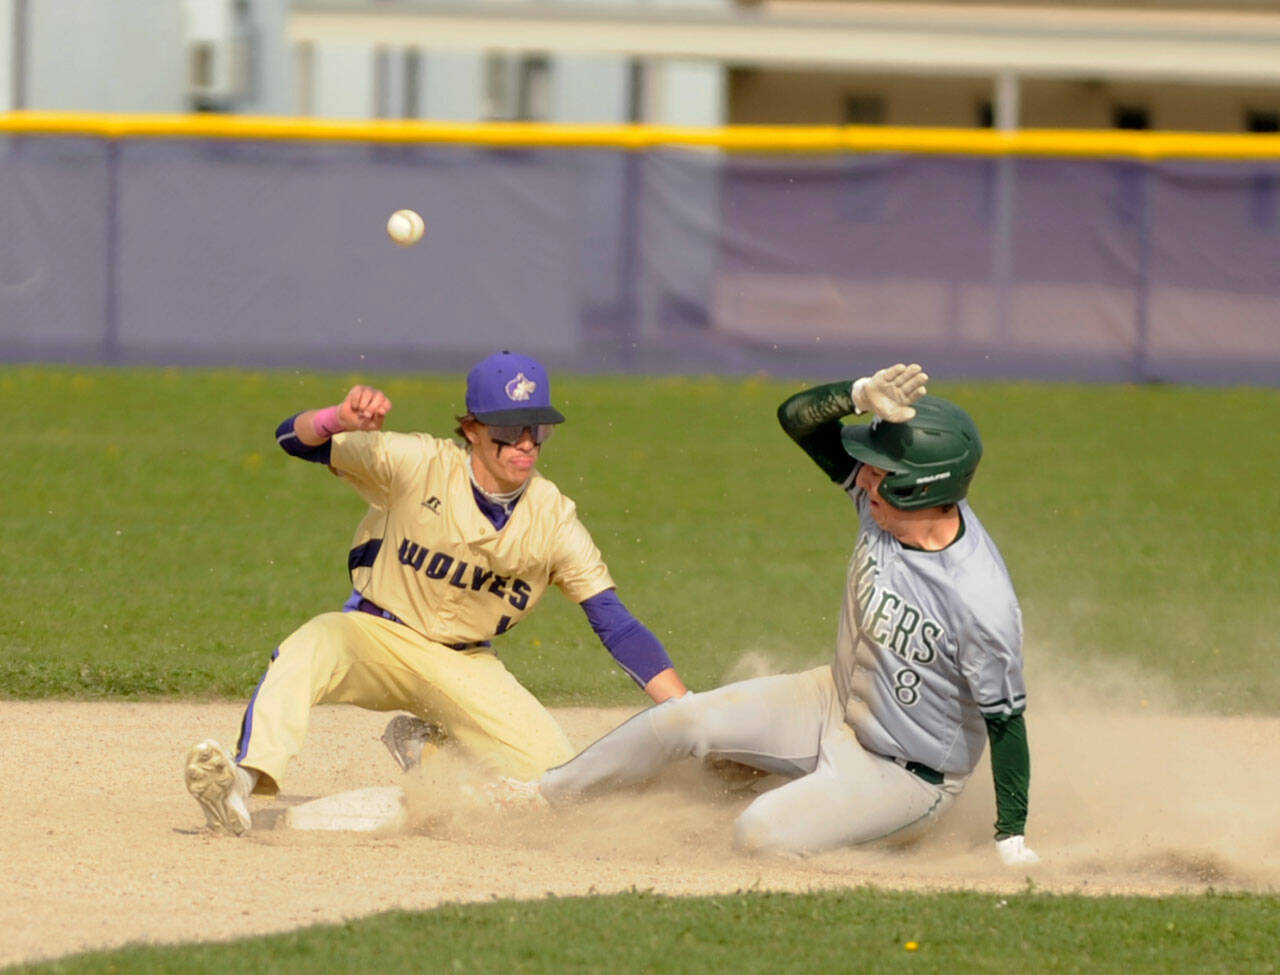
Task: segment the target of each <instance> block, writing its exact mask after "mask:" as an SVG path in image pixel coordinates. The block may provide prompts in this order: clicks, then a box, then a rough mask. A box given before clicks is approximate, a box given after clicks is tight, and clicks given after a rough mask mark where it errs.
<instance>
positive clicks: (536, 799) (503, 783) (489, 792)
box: [483, 775, 549, 809]
mask: <svg viewBox="0 0 1280 975" xmlns="http://www.w3.org/2000/svg"><path fill="white" fill-rule="evenodd" d="M483 794H484V797H485V799H486V800H487V801H488V803H489V805H490V806H492V807H493V808H494V809H546V808H548V806H549V804H548V802H547V800H546V799H545V798H543V795H542V787H541V786H539V785H538V783H537V782H536V781H533V782H525V781H521V780H520V779H512V778H509V777H507V776H505V775H500V776H498V779H497V781H496V782H490V783H489V784H487V785H486V786H485V787H484V793H483Z"/></svg>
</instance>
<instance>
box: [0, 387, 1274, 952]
mask: <svg viewBox="0 0 1280 975" xmlns="http://www.w3.org/2000/svg"><path fill="white" fill-rule="evenodd" d="M830 378H834V377H814V379H815V381H825V380H827V379H830ZM357 379H358V380H359V381H370V382H375V383H377V384H379V385H382V386H383V388H385V389H386V390H387V391H388V392H389V394H390V395H391V397H392V399H393V400H394V401H395V403H396V407H395V410H394V411H393V413H392V414H391V417H390V420H389V423H388V426H389V427H390V428H394V429H401V430H408V429H423V430H428V431H431V432H436V433H440V434H445V433H447V432H448V431H449V430H451V429H452V427H453V419H452V418H453V416H454V414H455V413H457V412H460V409H461V381H460V379H459V378H458V377H455V376H449V377H407V376H385V375H384V376H359V377H354V376H338V375H320V374H310V373H294V372H287V371H282V372H271V373H268V372H253V373H248V372H232V371H177V370H143V369H129V370H101V369H70V368H44V367H7V368H4V369H3V370H0V403H2V404H3V406H4V408H5V409H4V412H5V414H6V415H8V416H9V417H11V418H12V420H11V422H10V424H9V432H8V433H7V434H6V436H5V447H6V449H4V450H3V451H0V477H2V483H3V484H4V531H3V532H2V533H0V546H2V547H3V549H2V550H0V559H3V564H4V565H5V566H6V572H5V580H6V586H5V589H6V597H7V601H8V606H9V609H8V611H7V612H5V613H4V614H0V648H2V653H0V696H4V697H11V698H46V697H58V698H103V697H109V698H110V697H114V698H121V699H138V698H154V697H230V698H242V697H245V696H247V695H248V693H249V692H250V691H251V689H252V687H253V686H254V684H255V683H256V681H257V679H258V677H259V676H260V674H261V670H262V668H263V667H264V666H265V663H266V661H267V658H268V656H269V654H270V652H271V650H272V649H273V648H274V647H275V645H276V644H277V643H278V642H279V641H280V640H281V639H282V638H283V637H284V636H286V635H287V634H288V633H289V632H290V631H291V630H292V629H293V628H294V627H296V626H297V625H299V624H300V623H302V622H303V621H304V620H306V619H307V618H309V617H310V616H312V615H314V614H315V613H317V612H320V611H323V610H328V609H332V608H336V607H337V606H338V605H339V604H340V602H341V601H342V599H343V598H344V597H345V595H346V594H347V591H348V587H347V577H346V566H345V553H346V549H347V546H348V542H349V540H350V535H351V532H352V529H353V528H354V526H355V522H356V521H357V519H358V517H359V515H360V514H361V511H362V504H361V502H360V501H359V500H358V498H356V496H355V495H354V493H352V492H350V491H349V490H348V489H347V488H345V487H344V486H343V485H342V484H341V483H339V482H338V481H336V480H335V479H334V478H332V477H330V476H329V475H328V474H327V473H326V472H325V471H324V470H323V469H320V468H317V467H315V466H314V465H309V464H305V463H302V462H299V461H295V460H292V459H291V458H288V457H286V456H285V455H284V454H282V453H281V452H280V451H279V450H278V448H277V447H276V446H275V442H274V428H275V425H276V423H277V422H278V421H279V420H280V419H282V418H283V417H284V416H286V415H288V414H290V413H292V412H296V411H297V410H300V409H303V408H306V407H310V406H318V405H325V404H327V403H331V402H335V401H336V400H338V399H339V398H340V397H341V396H342V394H343V393H344V392H345V390H346V389H347V388H348V387H349V385H350V384H351V383H352V382H353V381H355V380H357ZM794 388H797V384H793V383H780V382H777V381H773V380H764V379H744V380H720V379H699V378H684V379H681V378H663V379H644V378H627V377H608V378H604V377H597V378H587V377H569V376H566V377H562V378H559V379H558V380H557V384H556V399H557V401H558V403H559V405H560V406H561V408H562V409H563V410H564V412H565V413H566V414H567V415H568V416H569V418H570V422H569V423H568V424H566V425H565V426H564V427H563V428H561V430H559V431H558V432H557V434H556V436H555V438H553V439H552V441H551V442H550V444H549V445H548V447H547V449H546V451H545V455H544V460H543V463H542V470H543V472H544V473H545V474H546V475H547V476H549V477H551V478H552V479H554V480H555V481H557V483H559V484H560V486H561V487H562V488H563V489H564V490H565V491H566V492H567V493H569V494H570V495H571V496H572V497H574V498H575V499H576V500H577V502H578V505H579V510H580V512H581V513H582V516H583V519H584V521H585V522H586V524H587V525H588V527H589V528H590V529H591V530H592V532H593V535H594V536H595V539H596V541H597V543H598V544H599V545H600V547H601V549H602V550H603V551H604V554H605V557H606V559H607V560H608V562H609V564H610V567H611V569H612V571H613V573H614V576H615V578H616V579H617V581H618V583H619V593H620V595H621V596H622V598H623V599H624V601H625V602H626V603H627V604H628V605H629V606H630V607H631V608H632V609H633V610H634V611H635V612H636V614H637V615H638V616H640V618H641V619H643V620H644V621H645V622H647V623H648V624H649V625H650V627H651V628H653V629H654V630H655V632H657V633H658V634H659V635H660V636H661V637H662V638H663V639H664V640H665V641H666V643H667V645H668V647H669V649H670V650H671V652H672V655H673V657H674V658H675V659H676V661H677V664H678V665H679V667H680V669H681V671H682V673H683V675H684V677H685V679H686V681H687V682H688V683H689V684H690V685H691V686H693V687H695V688H706V687H709V686H712V685H714V684H716V683H719V682H721V681H722V680H724V679H725V678H726V677H727V676H728V675H729V674H730V673H731V671H732V669H733V667H734V665H735V664H736V663H737V662H738V661H739V660H740V659H741V658H742V656H743V655H744V654H748V653H750V654H759V655H763V656H764V657H765V658H766V659H767V660H768V661H769V662H770V663H771V664H773V665H775V666H778V667H783V668H790V667H799V666H803V665H809V664H814V663H818V662H822V661H825V660H826V659H827V658H828V657H829V654H830V651H831V644H832V639H833V636H834V632H835V624H836V613H837V610H838V608H839V604H840V598H841V590H842V585H843V574H844V568H845V564H846V561H847V559H848V557H849V553H850V550H851V548H852V543H853V537H854V531H855V527H856V526H855V521H854V519H853V516H852V511H851V508H850V506H849V504H848V503H847V501H846V500H845V499H844V498H843V496H842V495H841V494H840V492H839V491H838V490H836V489H835V488H834V487H833V486H831V485H830V484H829V483H828V482H826V481H825V479H824V478H823V476H822V475H821V473H820V472H819V471H818V469H817V468H816V467H814V466H813V465H812V464H811V463H810V462H809V461H808V459H807V458H806V457H805V456H804V455H803V453H802V452H801V451H799V450H798V449H797V448H796V447H795V446H794V445H792V444H791V442H790V441H789V440H788V439H787V438H786V437H785V436H784V435H783V434H782V433H781V431H780V430H779V428H778V426H777V423H776V420H775V419H774V409H775V407H776V405H777V403H778V402H779V401H780V400H781V399H782V398H783V397H784V396H785V395H787V394H788V393H789V392H791V391H792V390H793V389H794ZM932 391H934V392H937V393H940V394H942V395H945V396H949V397H952V398H954V399H957V400H958V401H960V402H961V403H962V404H964V405H965V406H966V407H967V408H968V409H969V410H970V412H971V413H972V414H973V415H974V417H975V419H976V420H977V422H978V424H979V427H980V429H981V430H982V431H983V435H984V441H985V444H986V451H987V454H986V460H985V461H984V463H983V465H982V469H981V471H980V472H979V474H978V478H977V480H976V482H975V486H974V489H973V492H972V495H971V500H972V502H973V505H974V507H975V509H976V510H977V512H978V514H979V515H980V517H982V519H983V521H984V522H985V523H986V525H987V527H988V528H989V529H990V530H991V532H992V534H993V535H994V536H995V538H996V540H997V542H998V543H999V544H1000V546H1001V548H1002V550H1003V552H1004V555H1005V557H1006V560H1007V562H1008V564H1009V567H1010V570H1011V572H1012V575H1013V578H1014V582H1015V584H1016V586H1017V588H1018V591H1019V595H1020V597H1021V600H1022V606H1023V613H1024V619H1025V625H1026V634H1027V656H1028V661H1029V674H1030V675H1031V677H1032V683H1031V686H1030V697H1031V701H1032V702H1033V703H1032V706H1033V707H1034V701H1035V699H1036V693H1037V688H1036V685H1035V683H1034V677H1035V675H1036V674H1037V673H1044V674H1048V673H1072V672H1076V671H1079V672H1085V673H1088V672H1089V670H1090V668H1092V667H1094V666H1095V665H1099V664H1101V665H1108V664H1111V663H1114V664H1117V665H1118V666H1119V667H1120V668H1121V669H1122V670H1123V671H1124V672H1125V673H1128V674H1130V675H1131V677H1130V680H1131V681H1132V682H1133V684H1134V686H1133V687H1132V689H1131V691H1126V693H1127V694H1128V699H1129V700H1131V701H1134V702H1136V701H1137V700H1138V699H1139V698H1142V697H1145V696H1146V695H1147V694H1149V693H1150V692H1151V688H1153V687H1156V686H1158V687H1161V688H1169V689H1170V692H1171V693H1172V694H1173V695H1174V696H1175V697H1176V699H1177V700H1178V702H1179V703H1180V704H1182V705H1183V706H1187V707H1191V708H1197V709H1204V710H1209V711H1216V712H1222V713H1235V712H1268V713H1274V712H1275V711H1276V710H1277V702H1280V668H1276V667H1275V666H1274V662H1273V656H1274V655H1273V651H1274V647H1275V633H1277V632H1280V598H1278V597H1280V581H1278V580H1280V577H1278V576H1277V573H1276V570H1275V566H1276V565H1277V561H1278V559H1277V556H1280V505H1277V504H1276V503H1275V499H1274V491H1273V490H1272V487H1271V485H1272V481H1273V479H1274V477H1275V472H1276V471H1277V470H1280V438H1277V437H1276V436H1274V434H1273V433H1272V429H1271V428H1272V426H1273V425H1274V423H1273V421H1274V420H1275V419H1276V418H1277V417H1280V391H1276V390H1264V389H1188V388H1178V387H1142V388H1138V387H1109V386H1099V387H1088V386H1063V385H1033V384H1025V383H1007V384H994V383H993V384H981V385H957V384H945V383H937V384H934V386H933V387H932ZM500 649H501V652H502V654H503V658H504V660H505V661H506V662H507V664H508V666H509V667H510V668H511V669H512V670H513V671H514V672H515V673H516V674H517V676H519V677H520V678H521V680H522V681H523V682H524V683H525V684H526V685H527V686H529V687H530V688H531V689H532V690H533V691H534V692H535V693H536V694H538V695H539V696H540V697H541V698H542V699H543V700H544V701H546V702H547V703H548V704H550V705H563V704H571V703H591V704H612V703H624V702H625V703H632V704H634V703H635V702H636V692H635V690H634V689H633V688H632V687H631V686H630V684H629V682H628V681H627V679H626V678H625V677H624V676H623V675H622V674H621V672H620V671H618V670H617V669H616V668H615V667H614V666H613V665H612V663H611V661H610V660H609V658H608V656H607V654H606V653H605V652H604V650H603V649H602V648H601V647H600V646H599V644H598V643H597V642H596V640H595V638H594V636H593V635H592V634H591V631H590V629H589V627H588V626H587V625H586V622H585V620H584V619H583V617H582V614H581V613H580V612H579V611H578V610H577V609H576V608H575V607H573V606H571V605H569V604H568V603H567V601H566V600H564V599H563V598H561V597H560V596H559V595H558V594H552V595H550V596H549V597H548V599H547V600H546V602H545V604H544V605H543V606H542V607H541V608H540V609H539V612H538V613H536V614H534V616H533V617H532V618H531V619H530V620H529V621H527V622H526V623H524V624H522V625H521V627H520V628H519V629H518V630H516V631H515V632H513V633H512V634H510V635H509V636H507V637H505V638H504V640H503V643H502V645H501V647H500ZM995 900H996V899H995V898H992V897H989V896H983V895H978V894H963V895H962V894H947V895H942V894H939V895H931V896H926V895H908V894H898V893H889V892H882V891H865V890H864V891H851V892H848V893H846V894H841V895H822V896H819V895H812V896H790V897H785V896H767V895H760V894H741V895H737V896H732V897H721V898H714V899H699V900H690V901H671V900H669V899H664V898H658V897H653V896H648V895H643V894H637V895H634V896H626V897H600V898H591V899H588V900H584V901H569V900H563V901H545V902H538V903H535V904H506V903H500V904H489V905H480V906H473V907H457V908H454V907H449V908H445V909H441V910H437V911H433V912H430V913H428V914H423V915H413V916H409V915H388V916H382V917H377V918H373V919H369V920H366V921H360V922H352V923H350V924H348V925H345V926H343V927H341V928H318V929H313V930H308V931H303V932H299V933H296V934H293V935H289V936H287V937H282V938H272V939H263V940H255V941H246V942H242V943H237V944H234V945H218V946H200V947H191V948H174V949H145V950H143V949H130V950H127V951H124V952H116V953H110V954H103V955H93V956H86V957H84V958H80V959H71V960H67V961H65V962H62V963H59V964H58V965H56V966H53V967H52V968H48V969H41V970H59V971H77V972H79V971H108V970H111V971H128V972H160V971H178V970H181V971H219V972H234V971H240V970H245V971H248V970H253V971H281V972H292V971H303V970H307V971H314V970H316V969H317V968H320V969H322V970H327V971H333V970H349V971H355V970H361V971H368V970H377V971H379V972H380V973H383V975H392V973H397V972H409V971H417V970H422V969H423V962H422V959H423V957H424V953H425V954H427V955H429V957H430V960H431V963H430V966H429V967H431V968H432V969H433V970H462V971H499V970H502V971H519V972H525V971H602V970H606V969H611V970H619V971H639V970H649V971H720V970H732V971H766V970H779V969H782V968H787V969H795V970H819V969H833V970H844V971H852V970H865V971H873V970H874V971H898V970H904V971H905V970H907V969H908V967H910V968H911V969H913V970H920V971H948V972H987V971H1008V970H1010V969H1013V970H1025V971H1045V972H1073V971H1090V972H1109V971H1125V972H1129V973H1137V972H1181V971H1187V972H1191V971H1195V972H1205V971H1208V972H1213V971H1224V972H1225V971H1274V970H1275V964H1276V961H1275V960H1276V959H1277V958H1278V957H1280V940H1278V938H1277V935H1276V933H1275V924H1274V915H1275V910H1276V908H1277V906H1280V905H1277V902H1276V900H1275V899H1274V898H1265V897H1231V898H1221V897H1219V898H1165V899H1160V900H1143V899H1122V898H1115V899H1108V900H1105V901H1100V900H1097V899H1089V898H1076V897H1065V896H1054V897H1049V896H1044V895H1037V894H1034V893H1032V892H1028V893H1027V895H1026V896H1024V897H1020V898H1017V899H1010V900H1009V902H1008V905H1007V907H1006V908H1002V909H997V908H996V906H995ZM907 940H915V941H918V942H919V944H920V948H919V950H918V951H915V952H907V951H905V950H904V949H903V947H902V943H903V942H905V941H907ZM673 946H674V947H673ZM264 951H265V952H266V953H267V955H268V956H269V957H270V958H271V959H272V961H271V964H270V965H269V966H267V965H263V964H262V962H263V957H264ZM455 960H456V961H457V962H458V964H456V965H455V964H453V962H454V961H455ZM33 970H34V969H33Z"/></svg>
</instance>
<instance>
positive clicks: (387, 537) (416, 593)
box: [329, 431, 614, 645]
mask: <svg viewBox="0 0 1280 975" xmlns="http://www.w3.org/2000/svg"><path fill="white" fill-rule="evenodd" d="M329 463H330V467H331V468H332V469H333V471H334V472H335V473H336V474H338V475H339V476H340V477H342V478H343V479H344V480H346V481H349V482H350V483H351V485H352V487H354V488H355V489H356V490H357V491H358V492H359V493H360V495H361V497H363V498H364V499H365V500H366V501H367V502H368V503H369V506H370V507H369V511H368V513H367V514H366V515H365V517H364V518H363V519H362V520H361V522H360V524H359V526H358V527H357V529H356V534H355V538H354V539H353V541H352V547H351V553H350V556H349V559H348V567H349V568H350V570H351V581H352V585H353V586H354V588H355V590H356V591H357V592H359V593H360V594H361V595H362V596H363V597H364V598H366V599H368V600H370V601H372V602H374V603H376V604H377V605H378V606H379V607H381V608H382V609H384V610H386V611H387V612H389V613H393V614H394V615H395V616H396V617H398V618H399V620H400V621H401V622H402V623H404V625H406V626H408V627H409V628H410V629H412V630H414V631H416V632H417V633H420V634H422V635H423V636H424V637H426V638H427V639H429V640H434V641H436V642H437V643H443V644H446V645H449V644H461V643H474V642H478V641H482V640H488V639H489V638H490V637H493V636H496V635H498V634H500V633H504V632H506V631H507V630H509V629H511V627H513V626H515V625H516V624H517V623H519V622H520V620H522V619H523V618H524V617H525V615H526V614H527V613H528V612H529V611H530V610H531V609H533V607H534V605H535V604H536V603H537V602H538V600H539V599H541V598H542V594H543V593H544V592H546V590H547V587H548V586H549V585H552V584H554V585H556V586H558V587H559V588H560V590H561V591H562V592H563V593H564V594H565V595H566V596H567V597H568V598H569V599H571V600H572V601H573V602H575V603H580V602H582V601H583V600H584V599H589V598H590V597H592V596H594V595H596V594H597V593H601V592H604V591H605V590H606V589H612V588H613V587H614V583H613V579H612V578H611V577H610V575H609V570H608V568H607V567H606V566H605V564H604V562H603V560H602V559H601V557H600V550H599V549H598V548H597V547H596V545H595V543H594V542H593V541H592V540H591V535H590V534H589V533H588V532H587V529H586V528H585V527H584V526H583V524H582V522H580V521H579V520H578V515H577V508H576V506H575V505H574V503H573V502H572V501H571V500H570V499H569V498H567V497H565V496H564V495H563V494H561V493H560V489H559V488H557V487H556V486H555V484H553V483H552V482H551V481H548V480H547V479H546V478H543V477H541V476H539V475H537V474H536V473H535V474H534V476H533V477H532V479H531V480H530V481H529V485H528V487H527V488H526V489H525V492H524V495H523V496H522V497H521V498H520V501H519V502H518V503H517V504H516V505H515V507H514V508H513V509H512V512H511V517H510V519H509V520H508V521H507V523H506V524H505V525H504V526H503V527H502V529H501V530H498V529H495V528H494V527H493V525H492V524H491V523H490V522H489V520H488V518H486V517H485V515H484V513H483V512H481V511H480V509H479V508H478V507H477V505H476V501H475V498H474V496H473V494H472V488H471V477H470V473H469V469H468V465H469V463H470V461H469V455H468V453H467V451H466V449H464V448H463V447H462V446H461V445H459V444H458V443H456V442H455V441H452V440H444V439H441V438H438V437H432V436H430V435H429V434H425V433H387V432H380V433H371V432H363V431H352V432H348V433H339V434H337V435H336V436H335V437H334V438H333V447H332V452H331V454H330V461H329Z"/></svg>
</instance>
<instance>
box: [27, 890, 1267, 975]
mask: <svg viewBox="0 0 1280 975" xmlns="http://www.w3.org/2000/svg"><path fill="white" fill-rule="evenodd" d="M1277 910H1280V898H1275V897H1235V896H1233V897H1222V896H1213V895H1210V896H1200V897H1169V898H1164V899H1156V898H1143V897H1111V898H1106V899H1089V898H1079V897H1059V896H1050V895H1043V894H1036V893H1031V892H1028V893H1025V894H1021V895H1013V896H1001V895H993V894H979V893H957V894H938V895H934V896H920V895H913V894H904V893H898V892H893V891H882V890H875V889H871V888H857V889H853V890H850V891H847V892H842V893H823V894H793V895H779V894H765V893H751V894H737V895H733V896H726V897H708V898H689V899H685V898H681V899H677V898H669V897H658V896H655V895H652V894H646V893H639V892H636V893H631V894H622V895H617V896H614V897H591V898H559V899H546V900H542V901H537V902H534V903H529V902H513V901H498V902H494V903H490V904H480V905H470V906H453V905H450V906H446V907H443V908H440V909H438V910H435V911H430V912H427V913H423V914H406V913H402V912H395V913H389V914H383V915H380V916H377V917H374V918H370V919H368V920H365V921H358V922H350V923H347V924H344V925H340V926H336V925H329V926H323V927H315V928H310V929H307V930H303V931H298V932H295V933H292V934H288V935H281V936H276V937H271V938H254V939H250V940H246V941H238V942H234V943H231V944H216V945H202V946H198V947H174V948H152V947H148V948H127V949H124V950H121V951H114V952H95V953H93V954H88V955H82V956H79V957H76V958H70V959H65V960H63V961H61V962H56V963H52V964H45V965H36V966H30V967H27V968H21V969H18V971H22V972H33V973H34V972H47V973H54V972H58V973H67V975H91V973H108V972H145V973H148V975H162V973H173V975H194V973H209V975H240V973H244V975H260V973H263V972H272V973H278V975H293V973H298V975H312V973H315V972H378V973H383V972H495V973H534V972H546V973H563V972H608V973H621V972H652V973H672V975H681V973H686V972H717V973H720V972H734V973H744V975H748V973H757V972H760V973H763V972H797V973H802V972H803V973H807V972H877V973H879V972H889V973H893V972H912V973H920V972H938V973H942V972H945V973H948V975H978V973H1005V972H1025V973H1033V972H1034V973H1036V975H1056V973H1091V975H1110V973H1115V975H1133V973H1135V972H1152V973H1160V975H1182V973H1186V975H1214V973H1236V972H1249V973H1266V972H1275V971H1276V970H1277V957H1278V955H1277V949H1278V948H1280V939H1278V938H1277V935H1276V931H1275V914H1276V911H1277ZM909 943H914V945H915V948H913V949H909V948H907V947H906V946H907V945H908V944H909Z"/></svg>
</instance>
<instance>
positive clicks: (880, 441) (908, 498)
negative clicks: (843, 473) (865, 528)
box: [841, 396, 982, 511]
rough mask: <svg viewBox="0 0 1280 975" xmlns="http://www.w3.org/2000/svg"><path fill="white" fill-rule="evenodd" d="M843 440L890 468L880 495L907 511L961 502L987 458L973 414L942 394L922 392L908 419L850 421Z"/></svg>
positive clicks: (868, 460) (866, 459)
mask: <svg viewBox="0 0 1280 975" xmlns="http://www.w3.org/2000/svg"><path fill="white" fill-rule="evenodd" d="M841 440H843V442H844V449H845V450H846V451H848V453H849V456H850V457H853V458H855V459H856V460H860V461H862V462H863V463H864V464H870V465H871V466H872V467H880V468H883V469H884V470H886V471H888V472H889V473H888V475H887V476H886V477H885V479H884V480H883V481H881V482H880V495H881V497H883V498H884V499H885V500H886V501H887V502H889V504H891V505H893V506H894V507H895V508H900V509H901V510H903V511H914V510H915V509H917V508H931V507H933V506H934V505H939V504H954V503H955V502H957V501H959V500H960V499H961V498H963V497H964V496H965V495H966V494H968V493H969V482H970V481H972V480H973V473H974V471H976V470H977V469H978V461H980V460H981V459H982V441H981V440H980V439H978V428H977V427H976V426H974V424H973V420H971V419H970V418H969V414H968V413H966V412H965V411H964V410H962V409H960V407H958V406H956V404H955V403H951V402H948V401H947V400H945V399H939V398H938V397H937V396H922V397H921V398H920V400H919V401H918V402H917V403H916V415H915V416H913V417H912V418H911V419H910V420H908V421H907V422H906V423H890V422H888V421H887V420H881V419H880V418H878V417H877V418H876V419H874V420H872V422H871V423H870V424H869V425H868V424H854V423H851V424H848V425H846V426H845V428H844V430H843V431H841Z"/></svg>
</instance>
